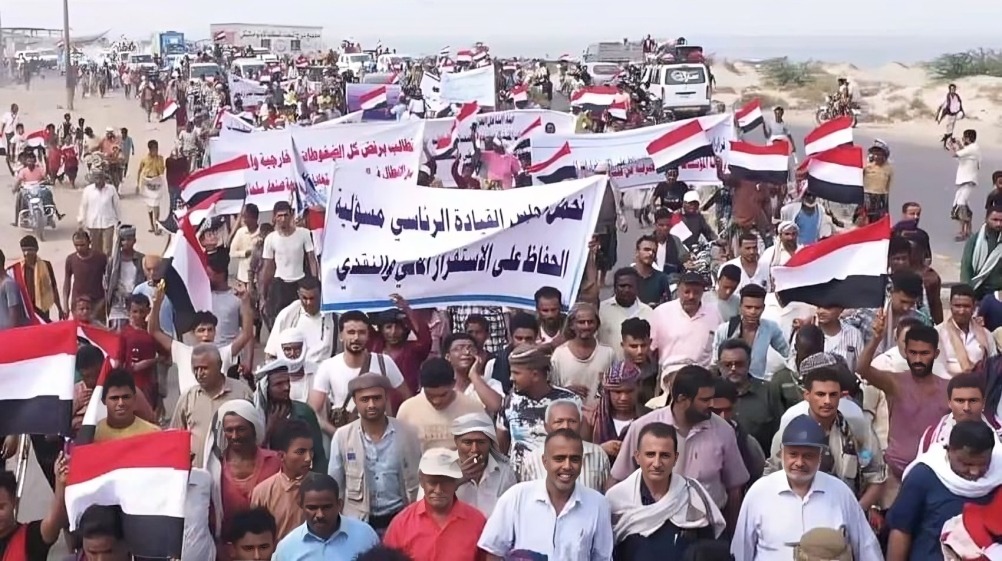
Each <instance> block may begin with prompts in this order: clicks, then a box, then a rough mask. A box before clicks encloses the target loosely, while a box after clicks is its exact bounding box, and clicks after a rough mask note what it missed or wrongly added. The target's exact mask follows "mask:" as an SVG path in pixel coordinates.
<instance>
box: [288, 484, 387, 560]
mask: <svg viewBox="0 0 1002 561" xmlns="http://www.w3.org/2000/svg"><path fill="white" fill-rule="evenodd" d="M341 489H342V487H341V486H340V485H338V483H337V481H335V480H334V479H333V478H331V477H330V476H329V475H322V474H319V473H311V474H309V475H307V476H306V477H305V478H304V479H303V482H302V484H301V485H300V486H299V506H300V507H301V508H302V509H303V512H304V514H305V517H306V522H304V523H303V524H302V525H301V526H299V527H298V528H296V529H295V530H293V531H292V532H291V533H289V535H288V536H285V537H284V538H282V541H280V542H278V547H276V548H275V556H274V557H273V558H272V559H274V561H300V560H306V559H310V560H312V559H355V558H356V557H358V555H360V554H361V553H362V552H364V551H368V550H369V549H371V548H373V547H374V546H376V545H378V544H379V535H377V534H376V532H375V531H373V529H372V527H371V526H369V525H368V524H366V523H365V522H363V521H361V520H358V519H357V518H353V517H352V516H350V515H347V516H344V515H342V514H341V499H339V498H338V497H339V495H340V494H341ZM346 514H347V513H346Z"/></svg>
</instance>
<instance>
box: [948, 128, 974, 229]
mask: <svg viewBox="0 0 1002 561" xmlns="http://www.w3.org/2000/svg"><path fill="white" fill-rule="evenodd" d="M977 140H978V133H977V131H975V130H974V129H967V130H965V131H964V134H963V137H962V139H961V140H960V141H959V142H958V141H957V139H955V138H952V139H950V144H949V146H948V147H949V149H950V152H951V153H953V157H954V158H957V176H956V181H954V183H955V184H956V185H957V193H956V194H955V195H954V197H953V210H952V211H951V212H950V218H952V219H954V220H956V221H957V222H960V233H959V234H957V238H956V241H964V240H966V239H967V238H969V237H971V217H972V213H971V207H970V206H968V204H967V201H968V200H969V199H970V198H971V193H972V192H973V191H974V189H975V188H976V187H977V186H978V173H979V172H980V171H981V147H980V146H978V143H977Z"/></svg>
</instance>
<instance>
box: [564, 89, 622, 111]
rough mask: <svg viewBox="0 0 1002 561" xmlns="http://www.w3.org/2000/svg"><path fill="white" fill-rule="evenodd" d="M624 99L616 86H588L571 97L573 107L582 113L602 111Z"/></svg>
mask: <svg viewBox="0 0 1002 561" xmlns="http://www.w3.org/2000/svg"><path fill="white" fill-rule="evenodd" d="M622 97H623V94H622V93H621V92H620V91H619V88H617V87H616V86H586V87H584V88H581V89H579V90H578V91H576V92H574V93H573V94H572V95H571V107H579V108H580V109H581V110H582V111H602V110H604V109H605V108H606V107H609V106H610V105H612V104H613V103H615V102H616V100H618V99H621V98H622Z"/></svg>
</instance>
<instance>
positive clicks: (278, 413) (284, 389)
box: [254, 355, 327, 473]
mask: <svg viewBox="0 0 1002 561" xmlns="http://www.w3.org/2000/svg"><path fill="white" fill-rule="evenodd" d="M302 368H303V360H302V355H300V357H299V360H290V359H288V358H286V357H281V358H277V359H275V360H273V361H271V362H269V363H268V364H265V365H262V366H261V368H259V369H258V371H257V373H256V374H255V377H256V378H257V381H258V382H257V388H256V389H255V391H254V405H255V406H257V408H258V410H259V411H260V412H261V414H262V415H264V418H265V439H264V441H265V443H266V444H267V445H268V447H269V448H271V449H273V450H279V451H281V450H282V448H281V446H278V447H275V446H274V445H273V444H272V443H273V439H274V438H275V436H276V435H278V434H280V433H281V432H282V427H284V426H285V425H287V424H289V423H290V422H301V423H303V424H305V425H306V426H307V427H308V428H309V430H310V434H311V435H312V436H311V438H312V439H313V454H312V462H313V471H315V472H317V473H327V454H325V453H324V435H323V431H322V430H321V429H320V423H319V422H317V414H316V413H315V412H314V411H313V409H310V406H309V405H306V404H305V403H303V402H301V401H296V400H294V399H292V397H291V392H292V375H293V374H294V373H296V372H297V371H302Z"/></svg>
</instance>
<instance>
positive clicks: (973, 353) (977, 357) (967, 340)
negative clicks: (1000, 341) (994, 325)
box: [936, 318, 998, 376]
mask: <svg viewBox="0 0 1002 561" xmlns="http://www.w3.org/2000/svg"><path fill="white" fill-rule="evenodd" d="M974 329H978V328H974V327H970V328H968V329H967V331H966V332H965V331H963V330H961V329H960V328H959V327H957V324H956V323H955V322H954V321H953V319H952V318H950V319H947V320H946V321H944V322H943V323H941V324H939V325H937V326H936V331H938V332H939V350H940V353H939V356H938V357H936V360H937V361H938V362H941V363H942V364H944V365H945V366H946V370H947V372H949V373H950V375H951V376H956V375H957V374H960V373H961V372H963V368H962V367H961V365H960V360H959V359H958V358H957V352H956V350H955V349H954V346H953V336H952V335H951V332H955V333H957V337H958V338H960V341H961V343H962V344H963V345H964V349H965V350H966V351H967V358H968V360H970V362H971V366H974V365H976V364H977V363H979V362H981V360H982V359H985V358H988V357H992V356H995V355H996V354H998V347H997V346H996V345H995V338H994V337H992V334H991V333H988V332H987V331H984V334H985V342H986V343H987V345H986V347H987V349H986V348H985V347H982V346H981V343H979V342H978V337H977V335H975V332H974ZM981 329H983V328H981Z"/></svg>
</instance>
